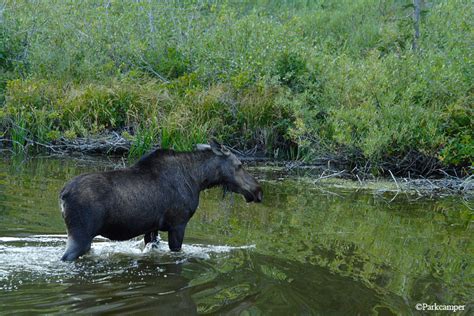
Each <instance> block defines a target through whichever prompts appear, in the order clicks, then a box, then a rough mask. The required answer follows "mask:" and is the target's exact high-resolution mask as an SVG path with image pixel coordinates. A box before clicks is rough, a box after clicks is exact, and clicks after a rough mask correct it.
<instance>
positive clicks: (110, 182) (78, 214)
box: [60, 140, 263, 261]
mask: <svg viewBox="0 0 474 316" xmlns="http://www.w3.org/2000/svg"><path fill="white" fill-rule="evenodd" d="M219 185H220V186H223V187H224V188H225V189H227V190H230V191H232V192H236V193H239V194H242V195H243V196H244V197H245V199H246V201H247V202H261V201H262V195H263V192H262V189H261V187H260V185H259V184H258V182H257V181H256V180H255V179H254V178H253V177H252V176H251V175H250V174H249V173H247V171H245V170H244V169H243V168H242V163H241V162H240V161H239V159H237V157H236V156H235V155H234V154H232V153H231V152H230V151H229V150H228V149H227V148H225V147H224V146H223V145H221V144H219V143H218V142H217V141H215V140H213V141H212V142H211V145H200V146H198V150H196V151H193V152H174V151H172V150H156V151H153V152H152V153H150V154H148V155H146V156H144V157H143V158H141V159H140V160H139V161H138V162H137V163H136V164H135V165H134V166H132V167H130V168H125V169H121V170H113V171H107V172H101V173H89V174H83V175H80V176H78V177H75V178H73V179H72V180H71V181H70V182H69V183H67V184H66V185H65V186H64V188H63V189H62V191H61V193H60V205H61V211H62V215H63V218H64V221H65V223H66V226H67V232H68V241H67V248H66V252H65V253H64V255H63V257H62V260H64V261H72V260H75V259H76V258H77V257H79V256H81V255H83V254H84V253H86V252H87V251H88V250H89V249H90V247H91V242H92V239H93V238H94V237H95V236H97V235H102V236H104V237H107V238H109V239H112V240H127V239H130V238H133V237H136V236H139V235H141V234H145V243H147V242H153V241H155V240H156V235H157V233H158V230H160V231H167V232H168V244H169V248H170V250H171V251H180V250H181V245H182V243H183V238H184V231H185V229H186V224H187V223H188V221H189V220H190V218H191V217H192V216H193V214H194V212H195V211H196V209H197V207H198V204H199V194H200V192H201V191H202V190H205V189H207V188H211V187H214V186H219Z"/></svg>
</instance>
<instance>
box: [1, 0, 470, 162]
mask: <svg viewBox="0 0 474 316" xmlns="http://www.w3.org/2000/svg"><path fill="white" fill-rule="evenodd" d="M411 3H412V1H409V0H384V1H379V0H357V1H350V0H343V1H325V0H317V1H305V0H300V1H278V2H275V1H269V0H258V1H240V2H234V1H204V0H200V1H183V2H181V1H180V2H177V1H133V2H131V1H114V0H109V1H80V2H77V1H11V0H6V1H3V2H0V120H1V125H0V133H2V134H3V135H4V136H5V137H7V138H9V139H11V140H14V143H15V144H16V145H17V146H21V145H22V144H24V143H25V142H26V139H31V138H33V139H36V140H38V141H44V142H53V141H54V140H55V139H58V138H60V137H64V138H75V137H83V136H94V135H97V134H100V133H104V132H108V131H112V130H115V131H118V132H120V133H122V135H124V137H128V138H130V139H131V140H133V141H134V145H133V147H132V150H131V154H136V155H139V154H141V153H142V152H144V151H145V150H147V149H148V148H149V147H151V146H153V144H156V143H159V144H161V145H162V146H163V147H174V148H176V149H189V148H190V147H191V146H192V144H194V143H196V142H202V141H205V140H206V138H207V137H208V136H210V135H217V136H218V137H219V138H221V139H222V140H223V141H225V142H226V143H228V144H230V145H235V146H239V147H241V148H253V147H255V146H257V148H258V149H260V150H262V151H264V152H265V153H266V154H267V155H270V156H277V157H283V158H290V159H302V160H305V161H311V160H313V159H315V158H316V157H318V156H320V155H323V154H332V155H348V156H350V157H353V156H354V153H357V155H355V156H357V157H358V159H360V157H363V159H366V160H369V161H371V162H372V163H380V162H383V161H384V160H386V159H388V158H394V157H395V158H397V157H399V159H402V158H403V157H404V155H406V154H407V153H408V152H412V151H416V152H419V153H420V154H423V155H426V156H430V157H436V158H437V159H439V160H440V161H442V162H443V163H444V164H445V165H455V166H469V165H471V166H472V161H473V156H474V141H473V139H474V135H473V133H474V132H473V131H474V128H473V126H474V125H473V117H474V115H473V114H474V113H473V107H472V104H473V87H472V83H473V62H472V61H473V60H474V58H473V56H472V43H473V42H474V41H473V29H474V28H473V20H472V18H470V17H472V12H473V6H472V2H471V1H467V0H449V1H448V0H444V1H443V0H441V1H423V3H424V5H423V10H422V16H421V25H420V30H421V37H420V38H419V40H418V45H417V47H418V49H417V50H413V49H412V41H413V33H414V31H413V20H412V12H413V8H412V6H411Z"/></svg>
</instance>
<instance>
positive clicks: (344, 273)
mask: <svg viewBox="0 0 474 316" xmlns="http://www.w3.org/2000/svg"><path fill="white" fill-rule="evenodd" d="M112 167H113V165H112V164H111V163H110V161H108V160H106V159H92V160H86V161H81V160H77V159H53V158H34V159H30V160H28V161H21V160H12V159H11V158H8V157H0V293H1V295H0V314H2V315H3V314H5V315H8V314H19V313H23V314H31V313H41V314H45V313H46V314H56V313H57V314H65V313H66V314H68V313H84V314H93V313H110V314H117V313H123V314H131V313H136V314H150V313H153V314H160V315H161V314H163V315H167V314H172V315H193V314H198V313H230V314H239V315H240V314H241V315H259V314H281V315H300V314H305V315H307V314H321V315H329V314H332V315H356V314H359V315H370V314H372V315H377V314H379V315H392V314H402V315H410V314H417V313H418V312H417V311H416V309H415V305H416V304H417V303H429V304H432V303H437V304H470V303H472V298H473V292H472V284H473V273H472V272H473V270H472V263H473V244H472V232H473V229H472V228H473V226H472V219H473V212H472V211H471V210H470V208H472V203H471V202H472V201H464V200H462V198H460V197H444V198H438V199H424V198H421V199H420V198H417V197H414V196H406V195H403V194H400V195H398V196H397V197H396V198H395V199H393V201H391V202H390V203H389V201H390V200H392V198H393V197H394V195H393V193H390V192H388V193H387V192H386V193H382V194H380V193H374V191H357V190H355V189H344V188H340V187H339V188H337V187H334V186H325V185H321V184H312V183H311V182H310V181H308V179H307V178H304V177H297V176H290V177H283V178H281V174H278V175H276V174H275V173H274V172H271V171H263V169H258V168H251V169H250V170H251V173H253V174H254V175H257V176H258V177H259V178H260V181H261V182H262V185H263V189H264V192H265V198H264V202H263V203H262V204H246V203H245V202H244V201H243V198H242V197H240V196H237V195H232V196H227V197H225V198H224V199H223V198H222V191H221V190H219V189H213V190H210V191H206V192H205V193H204V194H202V196H201V202H200V207H199V209H198V211H197V212H196V215H195V216H194V217H193V218H192V219H191V221H190V223H189V225H188V228H187V230H186V236H185V245H184V247H183V251H182V252H181V253H178V254H172V253H170V252H169V251H168V247H167V244H166V234H163V233H162V235H161V238H162V240H161V241H160V243H159V245H158V246H157V247H156V248H152V247H149V246H148V247H144V245H143V242H142V240H141V239H134V240H130V241H125V242H111V241H109V240H107V239H104V238H97V239H96V240H95V241H94V243H93V245H92V250H91V252H90V253H89V254H88V255H86V256H84V257H83V258H81V259H79V260H78V261H76V262H73V263H64V262H61V261H59V258H60V256H61V255H62V253H63V251H64V248H65V244H66V236H65V226H64V223H63V220H62V218H61V215H60V212H59V206H58V201H57V195H58V192H59V190H60V189H61V187H62V186H63V184H64V183H65V181H66V180H67V179H70V178H71V177H73V176H75V175H78V174H80V173H83V172H87V171H92V170H94V171H96V170H106V169H110V168H112ZM377 192H379V191H377ZM469 203H471V205H469ZM465 309H466V310H465V311H464V312H462V313H459V312H458V313H456V315H462V314H466V315H467V314H469V313H471V312H472V305H468V306H466V307H465Z"/></svg>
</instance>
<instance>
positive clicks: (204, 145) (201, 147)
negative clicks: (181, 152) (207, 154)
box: [196, 144, 211, 150]
mask: <svg viewBox="0 0 474 316" xmlns="http://www.w3.org/2000/svg"><path fill="white" fill-rule="evenodd" d="M206 149H211V146H210V145H208V144H196V150H206Z"/></svg>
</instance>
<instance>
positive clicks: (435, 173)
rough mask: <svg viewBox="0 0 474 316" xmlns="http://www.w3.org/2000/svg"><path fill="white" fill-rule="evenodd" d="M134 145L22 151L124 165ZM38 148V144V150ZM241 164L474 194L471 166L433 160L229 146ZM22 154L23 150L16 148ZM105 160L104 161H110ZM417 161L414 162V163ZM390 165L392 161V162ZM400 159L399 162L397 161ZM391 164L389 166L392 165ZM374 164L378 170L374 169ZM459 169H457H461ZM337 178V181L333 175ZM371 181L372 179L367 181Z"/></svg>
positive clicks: (362, 183)
mask: <svg viewBox="0 0 474 316" xmlns="http://www.w3.org/2000/svg"><path fill="white" fill-rule="evenodd" d="M11 145H12V141H10V140H8V139H5V138H0V153H5V152H6V153H9V154H15V152H14V151H13V148H12V146H11ZM131 146H132V142H131V141H130V140H127V139H125V138H124V137H123V136H122V135H120V134H118V133H116V132H112V133H108V134H106V135H101V136H99V137H93V138H76V139H73V140H69V139H65V138H61V139H59V140H57V141H54V142H51V143H47V144H45V143H40V142H37V141H33V140H28V142H27V144H26V145H24V147H23V151H24V153H25V157H38V156H41V153H42V152H45V153H46V156H48V157H59V158H71V159H77V160H80V161H89V160H91V161H94V160H97V159H98V158H99V157H100V158H99V159H101V158H104V157H107V159H108V163H110V164H111V167H112V168H122V167H125V166H126V165H127V160H128V158H127V157H126V156H127V153H128V151H129V150H130V148H131ZM31 147H35V148H37V150H36V153H35V154H26V153H28V150H29V148H31ZM38 149H39V150H38ZM230 149H231V151H233V152H234V153H235V154H236V155H237V156H238V157H239V158H240V159H241V160H242V161H243V162H244V163H245V164H247V165H249V166H251V168H253V167H256V168H258V169H259V170H269V171H272V172H276V173H280V174H281V175H282V176H283V177H285V176H288V175H290V176H291V175H298V176H303V177H306V178H309V179H311V180H310V181H312V182H314V183H317V184H321V185H339V186H340V185H343V186H345V185H347V186H348V187H354V188H359V189H360V188H368V189H374V185H372V184H374V183H377V184H376V185H379V186H380V184H382V183H383V185H382V187H381V188H378V189H377V190H379V191H380V190H381V191H393V192H404V193H407V192H411V193H416V194H418V195H423V196H426V195H443V194H456V195H457V194H459V195H463V196H472V195H474V169H473V168H472V167H471V168H469V169H467V168H463V169H461V170H460V169H459V168H452V167H451V168H449V167H448V168H442V167H441V166H436V167H437V168H434V167H433V166H431V167H430V168H432V169H433V170H431V172H430V173H428V174H426V175H424V174H422V173H419V172H413V173H410V172H409V171H408V172H406V170H405V171H404V170H400V168H397V163H395V164H393V163H392V162H390V163H389V162H386V163H384V164H381V165H384V166H380V165H379V166H377V167H373V166H372V165H371V164H370V163H368V162H365V163H363V162H362V161H361V162H359V163H355V162H354V161H351V160H350V159H349V158H348V157H342V156H341V157H337V156H334V155H327V156H322V157H318V158H316V159H314V160H313V162H310V163H305V162H302V161H283V160H276V159H273V158H270V157H268V156H265V155H264V153H263V152H259V151H257V150H256V149H252V150H247V151H239V150H237V149H235V148H230ZM20 154H21V153H20ZM108 163H107V164H108ZM415 163H416V161H415V162H412V165H414V164H415ZM392 165H393V166H392ZM398 165H399V163H398ZM391 166H392V167H393V171H392V169H390V167H391ZM374 170H375V171H376V174H377V175H375V174H374ZM459 173H461V175H460V174H459ZM335 180H336V181H335ZM339 180H346V181H352V183H353V184H357V185H356V186H354V185H352V184H350V185H348V183H345V184H341V183H340V182H337V181H339ZM368 184H370V185H368Z"/></svg>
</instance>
